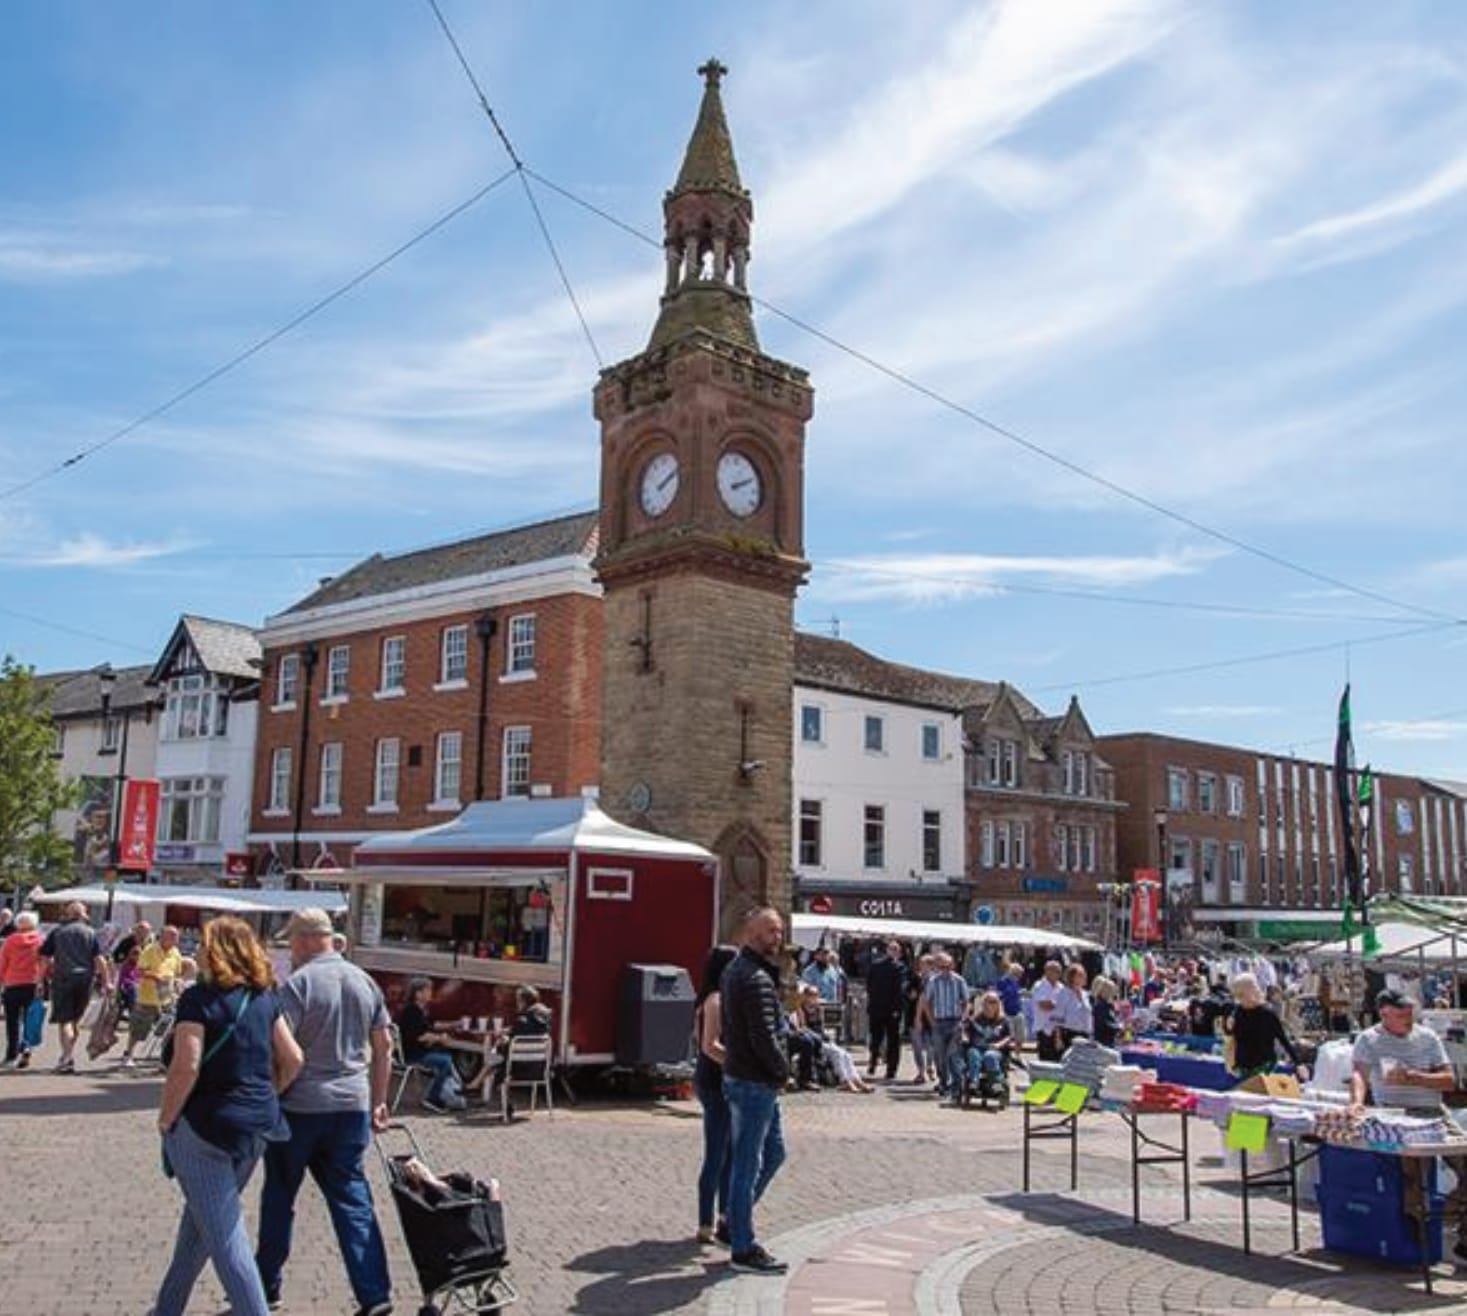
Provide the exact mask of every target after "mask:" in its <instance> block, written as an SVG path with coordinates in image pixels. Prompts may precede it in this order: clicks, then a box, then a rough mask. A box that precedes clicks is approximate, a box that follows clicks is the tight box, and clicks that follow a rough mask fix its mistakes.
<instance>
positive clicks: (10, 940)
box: [0, 909, 41, 1069]
mask: <svg viewBox="0 0 1467 1316" xmlns="http://www.w3.org/2000/svg"><path fill="white" fill-rule="evenodd" d="M40 979H41V934H40V933H39V932H37V931H36V915H35V913H34V911H32V910H29V909H23V910H21V912H20V913H19V914H18V915H17V916H16V918H15V922H14V923H13V924H12V925H11V930H10V935H9V936H8V937H6V938H5V940H4V941H0V1003H3V1005H4V1008H5V1059H4V1061H3V1062H0V1069H10V1068H12V1067H13V1068H15V1069H25V1068H26V1067H27V1066H28V1065H29V1064H30V1063H31V1050H30V1047H29V1046H27V1045H26V1029H25V1022H26V1015H27V1014H28V1013H29V1012H30V1008H31V1003H32V1002H33V1001H34V1000H35V999H36V990H37V984H38V983H39V982H40Z"/></svg>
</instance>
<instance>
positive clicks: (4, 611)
mask: <svg viewBox="0 0 1467 1316" xmlns="http://www.w3.org/2000/svg"><path fill="white" fill-rule="evenodd" d="M0 617H14V618H15V619H16V620H17V621H24V622H29V623H30V624H31V625H32V626H44V627H45V628H46V629H47V630H51V631H59V632H60V633H61V634H62V635H74V636H76V637H78V638H79V639H83V640H96V641H98V642H99V643H101V644H110V645H111V646H112V647H113V648H115V649H131V650H132V651H133V652H134V653H142V654H147V655H149V656H150V657H154V658H156V657H157V656H158V650H157V649H156V648H154V649H149V648H146V647H145V646H143V645H141V644H132V643H130V642H129V641H127V640H119V639H117V638H116V637H115V636H111V635H98V634H97V632H96V631H84V630H80V629H78V628H77V627H75V626H67V625H65V624H63V623H62V622H59V621H49V620H48V619H47V618H45V617H37V616H36V615H35V614H34V613H29V612H18V611H16V609H14V608H0Z"/></svg>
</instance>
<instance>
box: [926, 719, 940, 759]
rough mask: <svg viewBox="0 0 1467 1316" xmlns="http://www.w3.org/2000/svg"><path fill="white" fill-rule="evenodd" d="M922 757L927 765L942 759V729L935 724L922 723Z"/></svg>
mask: <svg viewBox="0 0 1467 1316" xmlns="http://www.w3.org/2000/svg"><path fill="white" fill-rule="evenodd" d="M922 757H923V758H924V759H925V760H926V761H927V762H928V763H936V762H937V761H938V759H940V758H941V757H942V728H941V727H940V726H939V725H938V724H937V723H936V722H924V723H922Z"/></svg>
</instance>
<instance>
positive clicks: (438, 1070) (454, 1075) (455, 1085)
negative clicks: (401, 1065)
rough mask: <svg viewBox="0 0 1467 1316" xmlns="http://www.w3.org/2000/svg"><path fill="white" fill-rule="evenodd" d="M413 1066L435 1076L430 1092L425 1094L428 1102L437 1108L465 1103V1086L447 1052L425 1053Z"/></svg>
mask: <svg viewBox="0 0 1467 1316" xmlns="http://www.w3.org/2000/svg"><path fill="white" fill-rule="evenodd" d="M413 1064H415V1065H417V1066H418V1067H419V1068H421V1069H426V1070H428V1071H429V1072H430V1073H431V1074H432V1075H433V1081H432V1082H431V1083H430V1084H429V1085H428V1091H427V1092H426V1093H424V1094H423V1095H424V1098H425V1099H426V1100H428V1101H431V1102H432V1103H433V1104H434V1105H435V1106H457V1105H459V1104H460V1103H461V1102H462V1101H463V1099H464V1098H463V1085H462V1084H461V1083H460V1082H459V1078H458V1070H457V1069H455V1068H454V1064H453V1057H452V1056H451V1055H449V1054H448V1052H447V1051H424V1052H423V1054H422V1055H420V1056H418V1057H416V1058H415V1059H414V1060H413Z"/></svg>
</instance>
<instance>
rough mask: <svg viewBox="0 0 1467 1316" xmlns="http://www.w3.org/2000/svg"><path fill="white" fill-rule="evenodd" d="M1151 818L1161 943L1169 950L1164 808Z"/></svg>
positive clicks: (1170, 917) (1169, 897)
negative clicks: (1154, 833) (1159, 892)
mask: <svg viewBox="0 0 1467 1316" xmlns="http://www.w3.org/2000/svg"><path fill="white" fill-rule="evenodd" d="M1151 819H1152V821H1153V822H1154V823H1155V824H1156V871H1157V873H1158V874H1159V875H1160V877H1161V944H1162V946H1163V948H1165V949H1168V950H1169V949H1170V948H1171V943H1172V892H1171V881H1170V877H1169V870H1170V867H1171V866H1170V865H1169V864H1168V863H1167V855H1166V824H1167V816H1166V810H1165V809H1157V810H1156V811H1155V813H1153V814H1152V815H1151Z"/></svg>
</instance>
